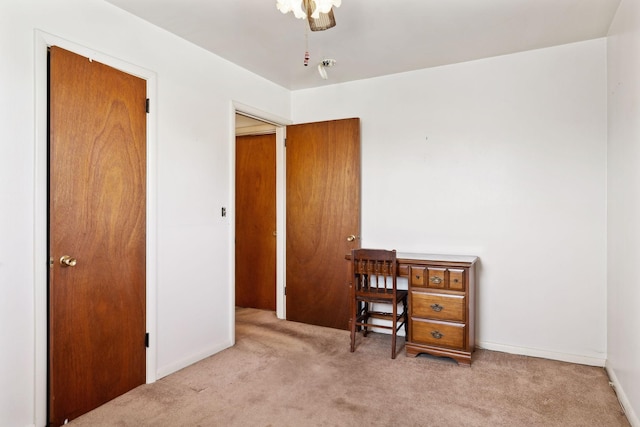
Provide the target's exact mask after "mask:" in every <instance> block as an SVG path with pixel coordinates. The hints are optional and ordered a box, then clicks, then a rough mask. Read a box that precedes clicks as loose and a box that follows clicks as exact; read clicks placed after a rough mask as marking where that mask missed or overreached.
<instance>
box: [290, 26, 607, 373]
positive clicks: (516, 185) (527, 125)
mask: <svg viewBox="0 0 640 427" xmlns="http://www.w3.org/2000/svg"><path fill="white" fill-rule="evenodd" d="M605 61H606V42H605V40H604V39H598V40H593V41H588V42H582V43H576V44H571V45H564V46H559V47H554V48H549V49H543V50H537V51H530V52H525V53H519V54H515V55H508V56H502V57H496V58H491V59H486V60H480V61H474V62H467V63H462V64H457V65H451V66H445V67H440V68H434V69H428V70H421V71H415V72H410V73H404V74H398V75H393V76H387V77H382V78H375V79H371V80H364V81H358V82H352V83H346V84H340V85H334V86H327V87H323V88H318V89H308V90H300V91H296V92H294V93H293V97H292V112H293V113H292V114H293V120H294V122H295V123H301V122H311V121H317V120H326V119H331V118H341V117H360V118H361V132H362V245H363V246H364V247H387V248H395V249H397V250H399V251H410V252H426V253H446V254H469V255H478V256H479V257H480V260H481V263H480V266H479V267H480V274H479V287H478V302H477V312H478V314H477V325H478V329H477V341H479V345H480V346H483V347H485V348H490V349H496V350H505V351H508V352H513V353H521V354H529V355H537V356H543V357H549V358H555V359H560V360H569V361H575V362H580V363H587V364H594V365H600V366H602V365H604V360H605V358H606V303H605V301H606V269H605V260H606V255H605V251H606V249H605V244H606V218H605V209H606V202H605V197H606V137H607V130H606V120H607V113H606V62H605ZM332 72H333V73H338V72H339V64H338V65H337V66H336V68H335V69H334V70H333V71H332Z"/></svg>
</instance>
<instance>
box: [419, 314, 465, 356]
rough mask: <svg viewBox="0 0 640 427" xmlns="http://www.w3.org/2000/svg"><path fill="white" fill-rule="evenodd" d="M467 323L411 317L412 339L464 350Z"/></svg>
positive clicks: (421, 342) (420, 342) (422, 342)
mask: <svg viewBox="0 0 640 427" xmlns="http://www.w3.org/2000/svg"><path fill="white" fill-rule="evenodd" d="M466 327H467V326H466V324H462V323H448V322H439V321H436V320H434V321H431V320H423V319H413V318H412V319H411V341H412V342H414V343H419V344H428V345H433V346H438V347H449V348H455V349H461V350H464V348H465V341H464V337H465V335H466V334H465V333H466Z"/></svg>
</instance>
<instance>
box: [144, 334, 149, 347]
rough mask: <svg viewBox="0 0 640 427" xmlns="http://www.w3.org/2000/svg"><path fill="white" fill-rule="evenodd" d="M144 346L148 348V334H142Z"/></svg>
mask: <svg viewBox="0 0 640 427" xmlns="http://www.w3.org/2000/svg"><path fill="white" fill-rule="evenodd" d="M144 346H145V347H147V348H149V332H147V333H146V334H144Z"/></svg>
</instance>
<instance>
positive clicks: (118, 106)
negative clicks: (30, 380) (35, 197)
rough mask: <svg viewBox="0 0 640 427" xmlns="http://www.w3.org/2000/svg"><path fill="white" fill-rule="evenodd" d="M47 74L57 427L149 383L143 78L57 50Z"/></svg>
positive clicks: (52, 388) (52, 408)
mask: <svg viewBox="0 0 640 427" xmlns="http://www.w3.org/2000/svg"><path fill="white" fill-rule="evenodd" d="M49 79H50V98H49V120H50V133H49V156H50V157H49V168H50V170H49V211H50V212H49V251H50V252H49V254H50V269H49V371H48V374H49V423H50V425H55V426H58V425H61V424H63V423H64V421H65V420H66V419H69V420H70V419H73V418H76V417H77V416H79V415H81V414H83V413H85V412H88V411H90V410H91V409H94V408H96V407H97V406H99V405H101V404H103V403H105V402H107V401H109V400H111V399H113V398H114V397H116V396H118V395H120V394H123V393H125V392H126V391H128V390H130V389H132V388H134V387H136V386H138V385H140V384H143V383H144V382H145V369H146V368H145V308H146V302H145V290H146V278H145V269H146V265H145V263H146V262H145V253H146V249H145V244H146V236H145V227H146V225H145V224H146V111H145V103H146V82H145V81H144V80H142V79H139V78H137V77H134V76H131V75H128V74H125V73H122V72H120V71H118V70H115V69H113V68H111V67H108V66H106V65H104V64H100V63H98V62H96V61H90V60H89V59H87V58H83V57H81V56H78V55H76V54H73V53H71V52H68V51H65V50H63V49H60V48H57V47H53V48H51V50H50V68H49ZM63 257H68V258H63ZM65 260H66V262H67V264H65V263H64V261H65Z"/></svg>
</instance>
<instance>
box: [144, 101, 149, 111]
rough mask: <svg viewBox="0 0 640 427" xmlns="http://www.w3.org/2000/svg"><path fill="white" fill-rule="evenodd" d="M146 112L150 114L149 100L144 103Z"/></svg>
mask: <svg viewBox="0 0 640 427" xmlns="http://www.w3.org/2000/svg"><path fill="white" fill-rule="evenodd" d="M144 110H145V111H146V112H147V114H148V113H149V98H147V100H146V101H145V103H144Z"/></svg>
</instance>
